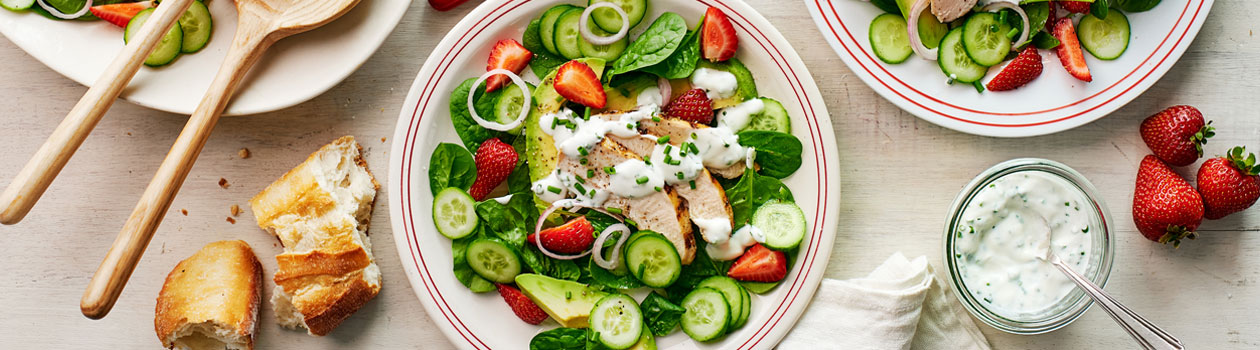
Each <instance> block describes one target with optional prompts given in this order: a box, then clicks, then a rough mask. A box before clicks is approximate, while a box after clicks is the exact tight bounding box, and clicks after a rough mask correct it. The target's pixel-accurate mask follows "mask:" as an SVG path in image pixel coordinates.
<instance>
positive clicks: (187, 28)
mask: <svg viewBox="0 0 1260 350" xmlns="http://www.w3.org/2000/svg"><path fill="white" fill-rule="evenodd" d="M179 28H180V30H183V31H184V42H183V45H182V46H181V47H180V51H182V52H184V53H193V52H197V51H201V48H203V47H206V43H208V42H210V33H212V32H214V20H212V19H210V9H208V8H206V4H204V3H202V2H201V0H197V1H193V3H192V5H190V6H188V11H186V12H184V15H183V16H180V17H179Z"/></svg>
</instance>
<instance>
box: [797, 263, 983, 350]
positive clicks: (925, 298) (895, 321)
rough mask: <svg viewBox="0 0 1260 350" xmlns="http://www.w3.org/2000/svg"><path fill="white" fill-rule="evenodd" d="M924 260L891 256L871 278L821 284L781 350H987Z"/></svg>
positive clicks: (977, 330) (960, 307) (960, 306)
mask: <svg viewBox="0 0 1260 350" xmlns="http://www.w3.org/2000/svg"><path fill="white" fill-rule="evenodd" d="M951 293H952V292H950V289H949V286H948V285H946V284H944V283H943V282H941V281H940V280H939V279H937V278H936V274H934V273H933V270H932V266H931V265H929V264H928V263H927V257H924V256H920V257H917V258H915V259H914V260H908V259H906V257H905V255H902V254H901V253H895V254H893V255H892V256H891V257H889V258H888V260H886V261H884V264H883V265H880V266H879V267H877V268H875V271H873V272H871V274H870V275H869V276H866V277H863V278H855V279H851V280H845V281H841V280H834V279H824V280H823V282H822V286H821V287H820V288H819V289H818V292H817V293H816V294H815V296H814V301H813V303H812V304H810V306H809V308H808V309H807V310H806V311H805V315H804V316H803V317H802V318H801V319H800V321H798V322H797V323H796V328H795V329H793V330H792V332H791V333H789V334H788V336H787V337H786V338H784V339H783V341H782V342H780V343H779V347H778V348H779V349H855V350H858V349H872V350H892V349H909V350H928V349H950V350H990V348H989V342H988V341H987V340H986V339H985V338H984V334H981V333H980V329H978V328H976V324H975V322H974V321H972V320H971V317H969V316H968V315H967V311H966V310H964V309H963V307H962V304H960V303H959V302H958V300H957V299H956V298H955V297H954V296H953V295H951Z"/></svg>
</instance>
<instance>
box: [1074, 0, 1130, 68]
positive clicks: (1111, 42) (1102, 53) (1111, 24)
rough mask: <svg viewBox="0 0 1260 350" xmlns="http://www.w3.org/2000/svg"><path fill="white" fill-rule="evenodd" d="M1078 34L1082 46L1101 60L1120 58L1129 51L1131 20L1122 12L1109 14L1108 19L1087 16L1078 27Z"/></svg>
mask: <svg viewBox="0 0 1260 350" xmlns="http://www.w3.org/2000/svg"><path fill="white" fill-rule="evenodd" d="M1076 33H1077V37H1079V38H1080V39H1081V46H1082V47H1084V48H1085V50H1086V51H1089V53H1090V54H1091V55H1094V57H1097V58H1098V59H1100V60H1105V61H1110V60H1114V59H1117V58H1120V55H1122V54H1124V51H1125V50H1128V49H1129V18H1128V17H1125V16H1124V13H1121V12H1120V11H1111V12H1108V13H1107V18H1106V19H1098V17H1094V16H1093V15H1087V16H1085V17H1084V18H1081V23H1080V24H1078V25H1077V26H1076Z"/></svg>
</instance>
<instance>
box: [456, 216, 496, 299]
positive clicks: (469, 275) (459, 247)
mask: <svg viewBox="0 0 1260 350" xmlns="http://www.w3.org/2000/svg"><path fill="white" fill-rule="evenodd" d="M484 236H485V233H484V232H483V231H482V230H481V228H478V229H477V232H476V233H475V234H471V235H468V237H464V238H460V239H456V240H452V241H451V254H452V255H453V256H454V260H455V261H454V262H455V264H454V265H455V267H454V269H455V279H457V280H459V283H463V284H464V286H465V287H468V289H470V290H472V291H473V292H474V293H484V292H489V291H493V290H495V287H494V283H490V281H487V280H486V279H484V278H481V276H478V275H477V273H476V272H475V271H473V269H472V267H471V266H468V256H467V253H468V244H469V243H472V241H475V240H477V239H478V238H481V237H484Z"/></svg>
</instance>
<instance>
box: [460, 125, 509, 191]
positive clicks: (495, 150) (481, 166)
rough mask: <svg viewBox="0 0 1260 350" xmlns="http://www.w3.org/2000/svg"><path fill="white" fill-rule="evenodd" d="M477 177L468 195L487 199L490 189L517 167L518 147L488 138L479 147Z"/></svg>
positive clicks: (497, 185)
mask: <svg viewBox="0 0 1260 350" xmlns="http://www.w3.org/2000/svg"><path fill="white" fill-rule="evenodd" d="M475 157H476V159H474V161H475V163H477V179H476V180H473V184H472V187H471V188H469V189H468V195H470V196H472V197H473V199H475V200H478V201H480V200H483V199H486V196H487V195H489V194H490V191H492V190H494V188H495V187H499V184H501V183H503V180H506V179H507V177H508V175H509V174H511V173H512V170H515V169H516V157H517V155H516V149H514V148H512V145H509V144H506V143H503V141H499V139H498V138H493V139H489V140H486V141H485V142H482V143H481V146H478V147H477V154H476V156H475Z"/></svg>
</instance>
